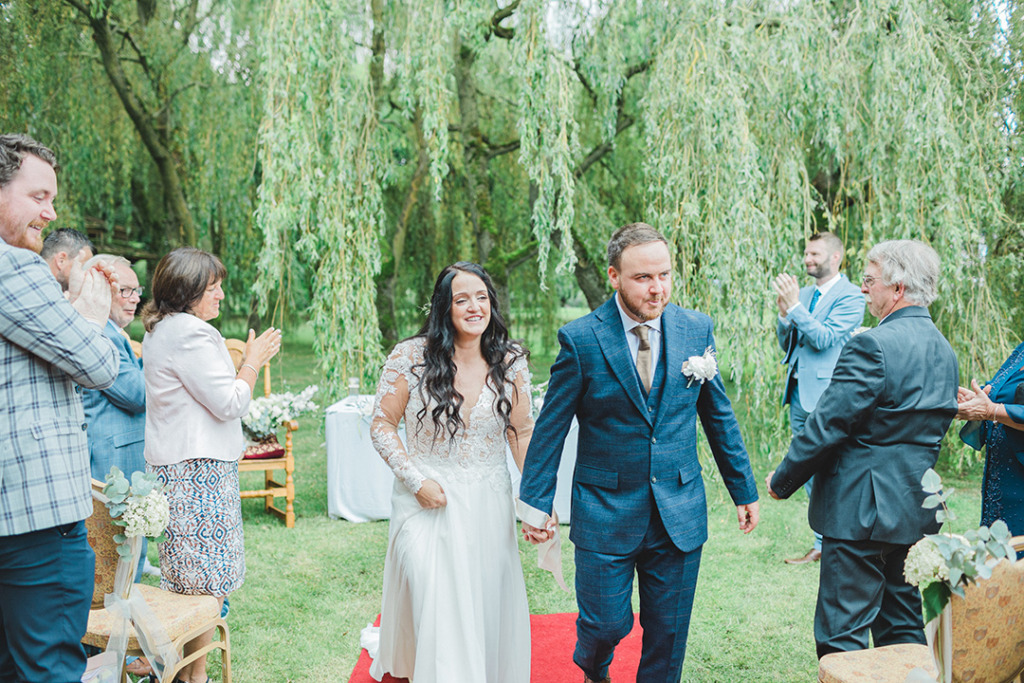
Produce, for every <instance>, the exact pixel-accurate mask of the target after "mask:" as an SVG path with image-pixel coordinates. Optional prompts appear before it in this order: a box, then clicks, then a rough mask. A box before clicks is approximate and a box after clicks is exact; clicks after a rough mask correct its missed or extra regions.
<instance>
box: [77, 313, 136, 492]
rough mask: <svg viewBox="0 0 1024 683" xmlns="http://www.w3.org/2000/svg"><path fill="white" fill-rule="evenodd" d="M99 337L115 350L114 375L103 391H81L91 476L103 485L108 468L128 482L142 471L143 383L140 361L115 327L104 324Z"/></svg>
mask: <svg viewBox="0 0 1024 683" xmlns="http://www.w3.org/2000/svg"><path fill="white" fill-rule="evenodd" d="M103 334H104V335H106V337H107V339H109V340H110V341H111V342H113V344H114V347H115V348H116V349H117V355H118V362H119V366H118V371H117V379H115V380H114V384H113V385H112V386H110V387H109V388H107V389H102V390H88V389H85V390H83V391H82V407H83V408H84V409H85V423H86V424H87V425H88V435H89V462H90V465H91V467H92V476H93V477H94V478H96V479H99V480H100V481H103V480H104V478H105V477H106V476H107V472H109V471H110V468H111V466H113V465H117V467H118V468H119V469H120V470H121V471H122V472H124V473H125V476H127V477H128V479H129V480H131V476H132V472H145V471H146V458H145V454H144V451H145V437H146V381H145V378H144V376H143V373H142V360H141V359H140V358H136V357H135V353H134V352H133V351H132V347H131V343H130V342H129V341H128V339H126V338H125V336H124V335H123V334H121V331H120V330H119V329H118V328H117V325H115V324H114V323H113V321H110V320H108V321H107V325H106V327H104V328H103Z"/></svg>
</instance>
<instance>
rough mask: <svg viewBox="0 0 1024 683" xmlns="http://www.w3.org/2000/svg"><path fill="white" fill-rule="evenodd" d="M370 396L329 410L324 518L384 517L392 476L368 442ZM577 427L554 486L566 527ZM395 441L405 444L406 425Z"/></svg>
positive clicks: (515, 486) (567, 443)
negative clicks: (399, 439)
mask: <svg viewBox="0 0 1024 683" xmlns="http://www.w3.org/2000/svg"><path fill="white" fill-rule="evenodd" d="M373 400H374V397H373V396H368V395H363V396H349V397H347V398H344V399H342V400H340V401H338V402H337V403H335V404H334V405H332V406H331V407H329V408H328V409H327V416H326V418H325V419H326V432H327V514H328V515H330V516H331V517H333V518H335V519H347V520H348V521H350V522H371V521H374V520H378V519H388V517H389V516H390V514H391V489H392V487H393V486H394V483H395V477H394V475H393V474H392V473H391V469H390V468H389V467H388V466H387V463H385V462H384V460H383V459H382V458H381V457H380V455H378V454H377V451H376V450H375V449H374V447H373V444H372V443H371V442H370V421H371V414H372V411H373ZM577 432H578V427H577V425H576V421H575V420H573V424H572V427H571V428H570V429H569V434H568V436H566V438H565V446H564V448H563V450H562V462H561V465H560V466H559V468H558V485H557V487H556V488H555V511H556V512H557V513H558V517H559V521H561V522H562V523H563V524H568V523H569V521H570V520H569V514H570V500H571V498H572V474H573V470H574V469H575V467H576V440H577ZM399 437H400V438H401V439H402V441H403V442H404V441H405V430H404V426H403V427H400V428H399ZM506 453H507V456H508V467H509V472H510V473H511V475H512V490H513V491H514V492H518V490H519V471H518V470H517V469H516V466H515V463H514V462H513V460H512V453H511V452H510V451H506Z"/></svg>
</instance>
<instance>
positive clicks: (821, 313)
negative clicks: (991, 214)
mask: <svg viewBox="0 0 1024 683" xmlns="http://www.w3.org/2000/svg"><path fill="white" fill-rule="evenodd" d="M812 296H814V285H810V286H809V287H804V288H802V289H801V290H800V304H801V305H800V306H797V307H796V308H794V309H793V310H792V311H790V314H789V315H788V316H786V318H787V320H788V321H789V325H783V324H782V321H781V320H780V321H779V323H778V325H777V326H776V329H775V334H776V336H778V338H779V346H780V347H782V350H783V351H785V352H786V355H785V357H784V358H783V359H782V362H783V364H786V365H789V367H788V368H787V370H786V382H785V384H783V385H782V402H783V403H785V402H786V393H787V390H788V388H789V378H790V376H791V375H792V374H793V371H794V370H796V371H797V374H798V377H799V379H798V380H797V383H796V393H797V396H798V397H799V400H800V406H801V407H802V408H803V409H804V410H806V411H807V412H811V411H812V410H814V406H816V405H817V404H818V399H819V398H821V395H822V394H823V393H824V392H825V387H827V386H828V383H829V381H831V379H832V368H834V367H835V366H836V361H837V360H839V352H840V351H842V349H843V344H845V343H846V342H847V340H848V339H849V338H850V335H851V334H852V333H853V330H854V329H856V327H857V326H858V325H860V324H861V323H862V322H864V295H863V294H861V291H860V288H859V287H858V286H857V285H855V284H853V283H852V282H850V281H849V280H848V279H847V278H846V276H845V275H840V276H839V282H837V283H835V284H834V285H832V288H831V289H829V290H828V293H827V294H825V296H823V297H821V298H820V299H818V303H817V304H815V306H814V311H813V312H812V311H811V309H810V307H811V297H812Z"/></svg>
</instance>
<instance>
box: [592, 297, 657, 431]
mask: <svg viewBox="0 0 1024 683" xmlns="http://www.w3.org/2000/svg"><path fill="white" fill-rule="evenodd" d="M596 317H597V319H598V322H599V324H598V325H597V326H596V329H595V334H596V335H597V343H598V345H599V346H600V347H601V353H602V354H603V355H604V358H605V361H607V363H608V367H610V368H611V371H612V374H613V375H615V378H616V379H617V380H618V381H619V384H621V385H622V388H623V390H624V391H625V392H626V396H628V397H629V400H630V401H632V402H633V405H635V406H636V409H637V410H638V411H639V412H640V414H641V415H643V416H644V419H645V420H647V421H648V422H651V417H650V415H648V413H647V406H646V405H645V404H644V396H643V393H642V392H641V391H640V381H639V380H638V379H637V376H636V369H635V367H634V365H633V358H632V357H631V356H630V354H629V344H627V343H626V338H625V332H624V331H623V329H622V319H621V318H620V317H619V308H618V306H617V305H616V304H615V298H614V297H613V298H612V299H610V300H609V301H608V302H607V303H605V304H604V305H603V306H601V308H599V309H597V313H596Z"/></svg>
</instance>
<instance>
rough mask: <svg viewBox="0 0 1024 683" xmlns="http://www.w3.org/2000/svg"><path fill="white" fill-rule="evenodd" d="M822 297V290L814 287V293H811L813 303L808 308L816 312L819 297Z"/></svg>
mask: <svg viewBox="0 0 1024 683" xmlns="http://www.w3.org/2000/svg"><path fill="white" fill-rule="evenodd" d="M820 298H821V290H819V289H818V288H817V287H815V288H814V294H812V295H811V305H810V306H808V307H807V310H808V311H809V312H811V313H814V306H815V305H816V304H817V303H818V299H820Z"/></svg>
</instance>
